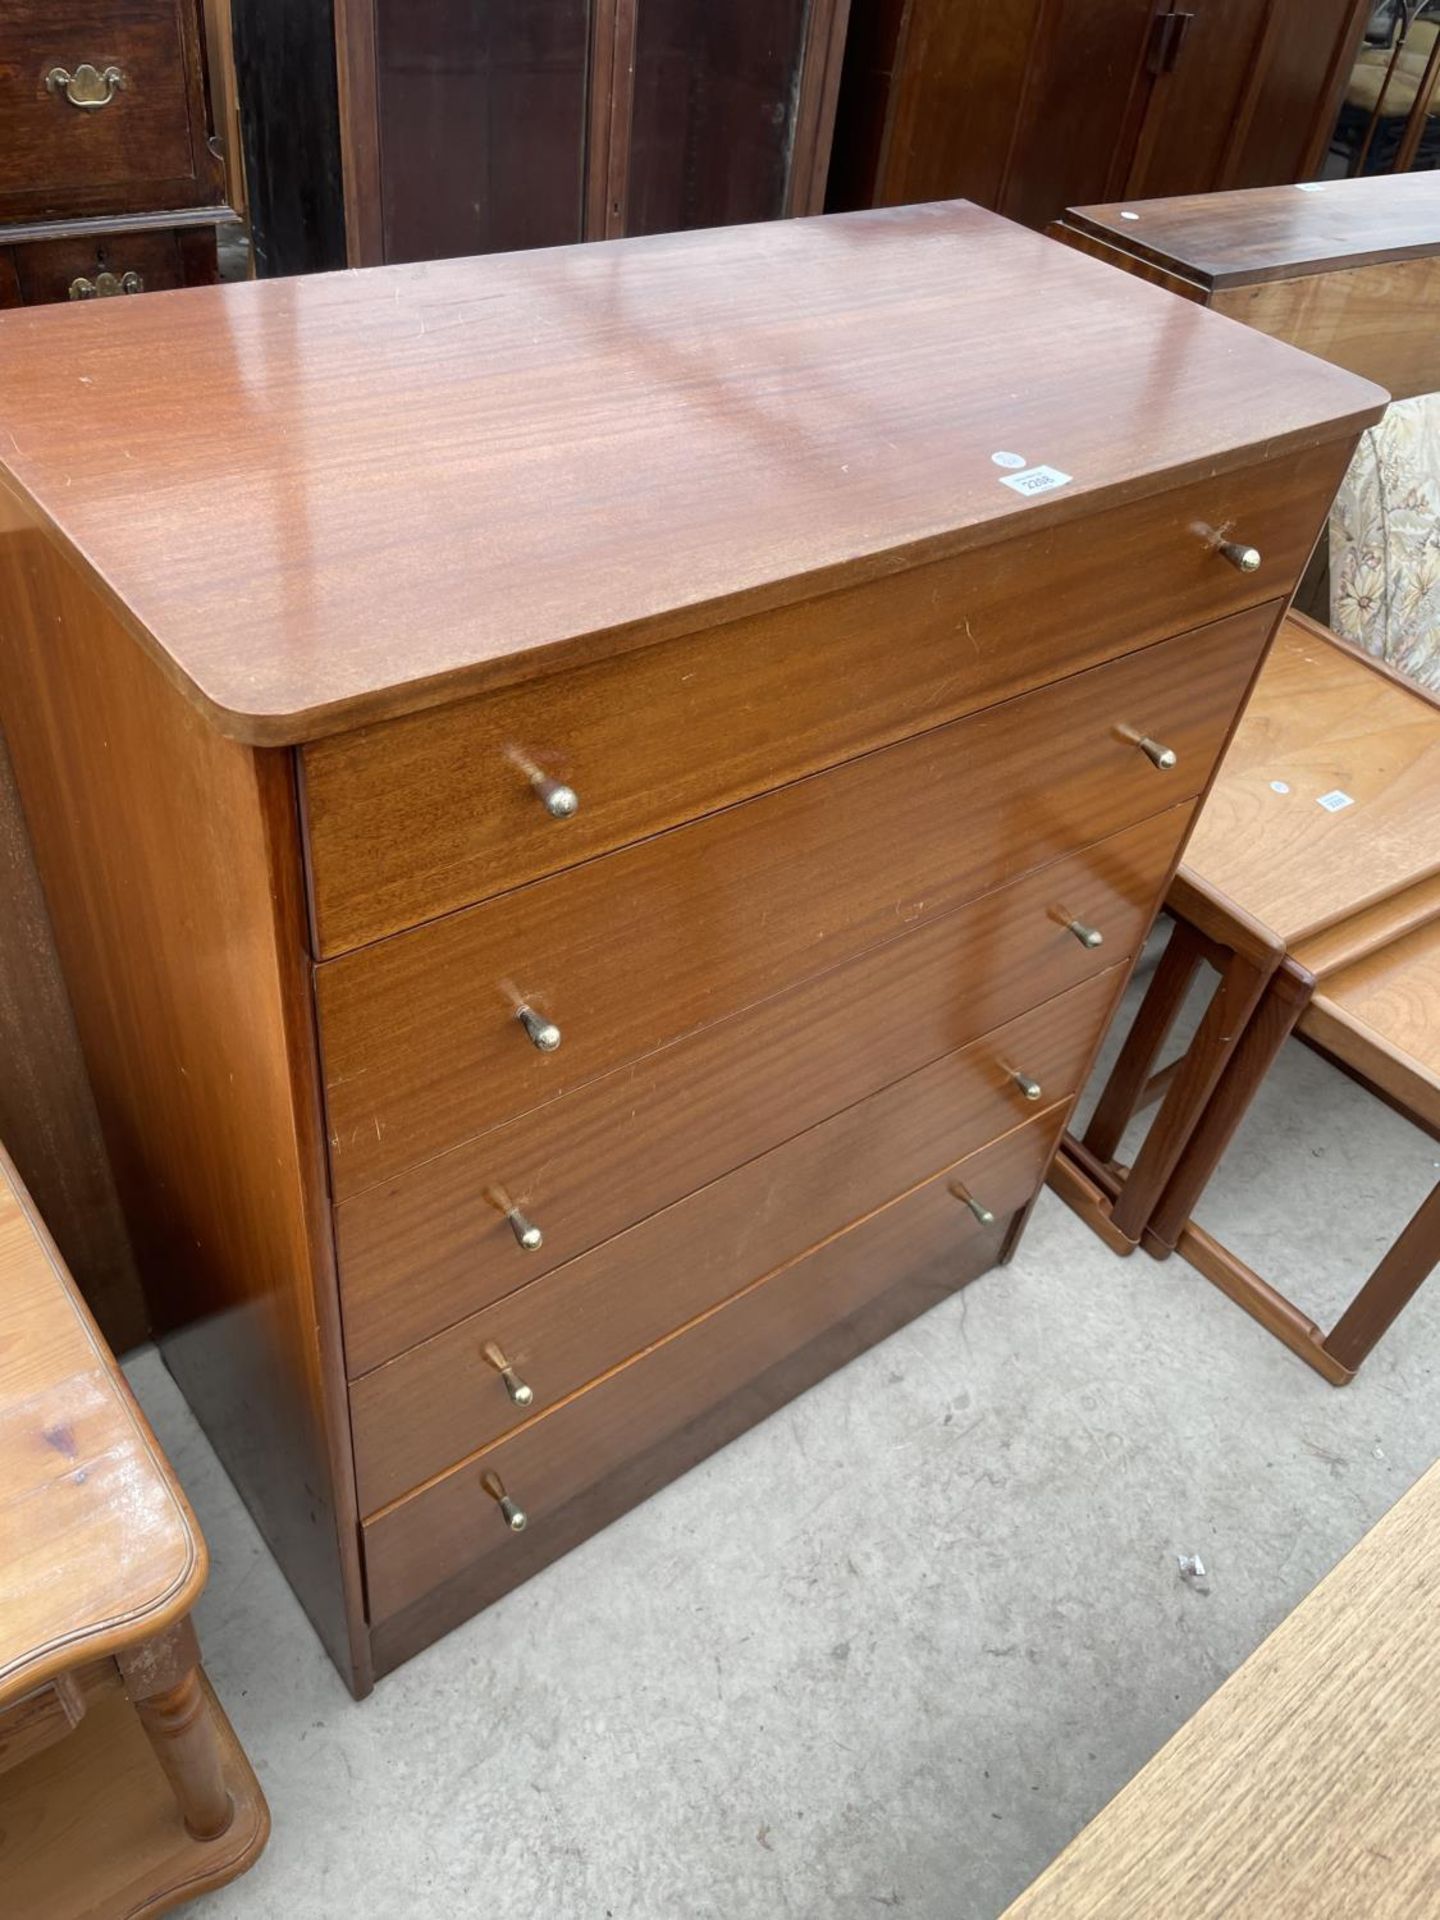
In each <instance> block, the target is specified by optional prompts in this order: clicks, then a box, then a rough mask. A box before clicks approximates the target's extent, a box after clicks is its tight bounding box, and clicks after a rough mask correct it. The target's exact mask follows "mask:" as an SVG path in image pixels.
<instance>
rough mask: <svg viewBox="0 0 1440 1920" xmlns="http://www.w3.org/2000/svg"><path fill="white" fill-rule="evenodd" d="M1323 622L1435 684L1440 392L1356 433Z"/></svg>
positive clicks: (1439, 606) (1439, 651) (1439, 600)
mask: <svg viewBox="0 0 1440 1920" xmlns="http://www.w3.org/2000/svg"><path fill="white" fill-rule="evenodd" d="M1330 624H1331V626H1332V627H1333V628H1334V629H1335V631H1336V632H1337V633H1339V634H1342V635H1343V636H1344V637H1345V638H1346V639H1347V640H1352V641H1353V642H1354V643H1355V644H1356V646H1359V647H1363V648H1364V649H1365V651H1366V652H1367V653H1371V654H1374V655H1375V657H1376V658H1377V659H1379V660H1384V661H1385V662H1386V663H1387V665H1389V666H1392V667H1394V668H1395V670H1396V672H1397V673H1403V674H1404V675H1405V676H1406V677H1407V679H1410V680H1414V681H1417V682H1418V683H1419V684H1420V685H1422V686H1425V687H1428V688H1430V689H1431V690H1432V691H1434V692H1440V394H1422V395H1420V396H1419V398H1418V399H1414V400H1397V401H1396V402H1395V404H1394V405H1393V406H1392V407H1391V408H1390V409H1389V411H1388V412H1387V413H1386V415H1385V418H1384V419H1383V420H1382V421H1381V422H1380V424H1379V426H1377V427H1372V428H1370V430H1369V431H1368V432H1367V433H1366V434H1365V436H1364V438H1363V439H1362V440H1361V442H1360V447H1359V450H1358V452H1357V453H1356V455H1355V459H1354V461H1353V463H1352V465H1351V467H1350V471H1349V472H1348V473H1347V474H1346V476H1345V479H1344V481H1343V482H1342V483H1341V487H1340V492H1339V494H1338V495H1337V496H1336V500H1335V506H1334V510H1333V511H1332V513H1331V516H1330Z"/></svg>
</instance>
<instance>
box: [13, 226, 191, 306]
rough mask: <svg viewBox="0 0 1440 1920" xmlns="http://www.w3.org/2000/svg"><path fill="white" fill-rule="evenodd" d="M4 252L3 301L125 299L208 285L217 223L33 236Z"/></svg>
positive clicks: (30, 303)
mask: <svg viewBox="0 0 1440 1920" xmlns="http://www.w3.org/2000/svg"><path fill="white" fill-rule="evenodd" d="M3 252H4V255H5V257H6V259H7V260H8V269H7V268H5V267H0V307H5V306H24V307H35V306H43V305H46V304H48V303H49V302H50V301H53V300H71V299H81V298H86V299H92V298H93V299H107V298H110V299H124V298H126V297H128V296H130V295H132V294H136V293H159V292H161V291H162V290H163V289H164V288H166V287H191V286H198V285H203V284H205V283H206V282H209V281H212V280H214V278H215V230H214V228H213V227H201V228H190V229H187V228H174V229H172V228H166V229H164V230H163V231H148V232H144V233H118V234H106V235H98V234H90V233H84V234H76V235H73V236H69V237H67V238H66V239H63V240H33V241H28V242H26V243H24V244H23V245H20V246H14V247H7V248H5V249H4V250H3ZM72 287H73V288H75V292H74V293H72V292H71V288H72Z"/></svg>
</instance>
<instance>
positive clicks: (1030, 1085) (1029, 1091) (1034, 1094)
mask: <svg viewBox="0 0 1440 1920" xmlns="http://www.w3.org/2000/svg"><path fill="white" fill-rule="evenodd" d="M1010 1078H1011V1079H1012V1080H1013V1081H1014V1082H1015V1084H1016V1086H1017V1087H1018V1088H1019V1089H1020V1091H1021V1093H1023V1094H1024V1096H1025V1098H1026V1099H1027V1100H1038V1099H1039V1098H1040V1096H1041V1094H1042V1093H1043V1092H1044V1091H1045V1089H1044V1088H1043V1087H1042V1086H1041V1084H1040V1082H1039V1081H1038V1080H1032V1079H1031V1078H1030V1076H1029V1074H1028V1073H1021V1072H1019V1071H1018V1070H1017V1071H1016V1072H1014V1073H1012V1074H1011V1076H1010Z"/></svg>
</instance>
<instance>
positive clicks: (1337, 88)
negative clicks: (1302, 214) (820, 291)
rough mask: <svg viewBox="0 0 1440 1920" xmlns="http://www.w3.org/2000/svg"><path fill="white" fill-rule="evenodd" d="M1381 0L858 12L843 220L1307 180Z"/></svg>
mask: <svg viewBox="0 0 1440 1920" xmlns="http://www.w3.org/2000/svg"><path fill="white" fill-rule="evenodd" d="M1372 11H1373V0H853V4H852V8H851V27H850V38H849V45H848V47H847V50H846V56H845V68H844V76H843V80H842V84H841V92H840V105H839V114H838V118H837V123H836V130H835V160H834V165H833V167H832V170H831V176H830V191H829V200H828V204H829V205H830V206H831V207H832V208H848V207H859V206H870V205H881V206H888V205H898V204H901V203H904V202H906V201H912V200H935V199H945V198H949V197H950V196H952V195H957V194H958V195H963V196H964V197H966V198H967V199H971V200H976V201H978V202H979V203H980V204H981V205H982V206H987V207H993V208H995V209H996V210H997V211H998V212H1000V213H1004V214H1008V215H1009V216H1010V217H1011V218H1012V219H1015V220H1022V221H1025V222H1027V223H1028V224H1029V225H1031V226H1044V225H1046V224H1047V223H1048V222H1049V221H1050V220H1052V219H1054V218H1055V217H1056V216H1057V215H1058V214H1059V213H1060V212H1061V211H1062V210H1063V209H1064V208H1065V207H1066V206H1072V205H1075V204H1078V203H1085V202H1089V201H1109V200H1117V199H1129V198H1135V199H1139V198H1146V199H1149V198H1154V197H1156V196H1159V195H1164V194H1176V193H1205V192H1210V191H1214V190H1218V189H1221V188H1228V187H1252V186H1266V185H1272V184H1278V183H1279V182H1282V181H1286V180H1303V179H1306V178H1309V177H1311V176H1312V175H1313V173H1314V172H1315V171H1316V170H1317V169H1318V167H1319V165H1320V162H1321V160H1322V159H1323V156H1324V153H1325V149H1326V146H1327V144H1328V141H1329V137H1330V131H1331V128H1332V126H1333V125H1334V121H1335V114H1336V110H1337V107H1338V104H1339V100H1340V95H1341V92H1342V90H1343V87H1344V84H1345V80H1346V78H1347V76H1348V74H1349V72H1350V67H1351V64H1352V62H1353V59H1354V56H1355V49H1356V47H1357V45H1358V43H1359V40H1360V36H1361V34H1362V33H1363V31H1364V28H1365V24H1366V21H1367V20H1368V18H1369V16H1370V14H1371V12H1372Z"/></svg>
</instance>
